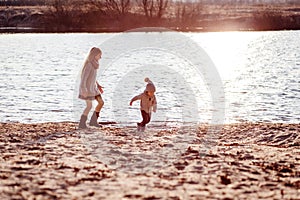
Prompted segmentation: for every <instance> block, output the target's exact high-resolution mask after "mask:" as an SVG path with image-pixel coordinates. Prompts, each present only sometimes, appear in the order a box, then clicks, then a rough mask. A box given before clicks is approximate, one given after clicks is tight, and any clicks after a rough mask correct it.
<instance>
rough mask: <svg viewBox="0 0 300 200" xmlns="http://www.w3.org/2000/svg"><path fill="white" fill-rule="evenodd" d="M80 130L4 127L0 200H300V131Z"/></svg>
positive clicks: (281, 127)
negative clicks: (140, 131)
mask: <svg viewBox="0 0 300 200" xmlns="http://www.w3.org/2000/svg"><path fill="white" fill-rule="evenodd" d="M76 126H77V124H75V123H68V122H61V123H43V124H21V123H1V124H0V130H1V134H0V152H1V157H0V199H174V200H175V199H184V200H185V199H300V124H265V123H257V124H253V123H241V124H231V125H226V126H223V127H221V130H220V131H219V132H216V131H213V132H210V130H211V129H210V127H208V126H207V125H205V124H203V125H199V127H184V128H182V127H181V128H178V127H177V128H176V127H154V126H153V127H150V128H149V129H148V130H147V131H146V132H144V133H139V132H136V130H135V128H134V127H123V128H118V127H116V126H114V125H105V126H103V127H102V128H100V129H96V128H89V129H87V130H84V131H82V130H77V129H76ZM219 128H220V127H219ZM208 136H209V137H208Z"/></svg>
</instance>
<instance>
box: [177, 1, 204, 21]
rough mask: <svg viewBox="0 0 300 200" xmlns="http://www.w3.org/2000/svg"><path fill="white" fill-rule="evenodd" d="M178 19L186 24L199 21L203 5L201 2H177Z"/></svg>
mask: <svg viewBox="0 0 300 200" xmlns="http://www.w3.org/2000/svg"><path fill="white" fill-rule="evenodd" d="M175 7H176V19H177V21H178V22H181V24H184V25H186V26H189V25H192V24H194V23H196V22H197V20H198V19H199V18H200V17H201V14H202V10H203V5H202V3H201V2H182V1H180V2H176V4H175Z"/></svg>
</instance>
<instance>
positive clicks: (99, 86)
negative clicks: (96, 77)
mask: <svg viewBox="0 0 300 200" xmlns="http://www.w3.org/2000/svg"><path fill="white" fill-rule="evenodd" d="M97 86H98V90H99V91H100V93H101V94H102V93H103V92H104V91H103V88H102V86H101V85H99V84H97Z"/></svg>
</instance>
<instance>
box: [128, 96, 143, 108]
mask: <svg viewBox="0 0 300 200" xmlns="http://www.w3.org/2000/svg"><path fill="white" fill-rule="evenodd" d="M139 99H141V94H140V95H137V96H135V97H133V98H132V99H131V101H130V103H129V105H130V106H132V103H133V102H134V101H136V100H139Z"/></svg>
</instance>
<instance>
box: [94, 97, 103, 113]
mask: <svg viewBox="0 0 300 200" xmlns="http://www.w3.org/2000/svg"><path fill="white" fill-rule="evenodd" d="M96 100H97V102H98V105H97V106H96V108H95V111H96V112H97V113H99V112H100V111H101V109H102V107H103V105H104V101H103V99H102V97H101V96H100V95H98V96H96Z"/></svg>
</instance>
